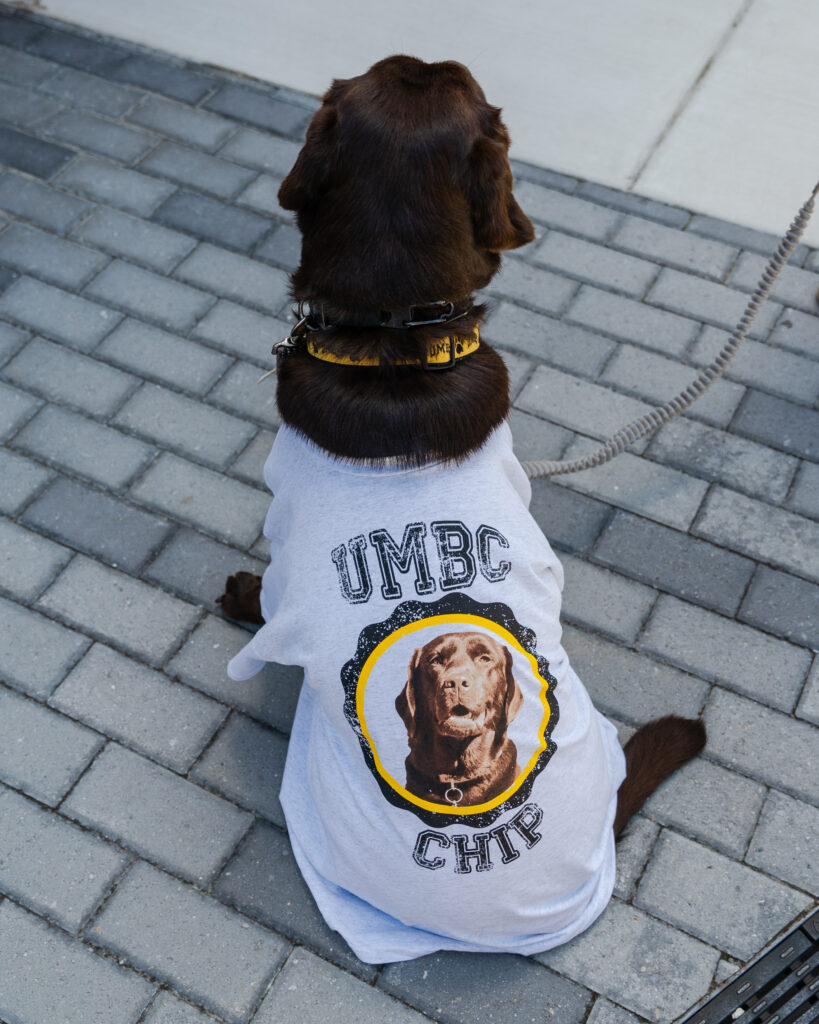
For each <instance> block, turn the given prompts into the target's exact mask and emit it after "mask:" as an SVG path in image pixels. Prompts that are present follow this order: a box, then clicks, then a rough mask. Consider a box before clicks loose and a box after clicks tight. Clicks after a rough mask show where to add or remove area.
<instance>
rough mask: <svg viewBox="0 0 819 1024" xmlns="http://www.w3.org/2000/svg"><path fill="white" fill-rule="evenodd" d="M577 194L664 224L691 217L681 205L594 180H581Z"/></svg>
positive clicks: (685, 220) (684, 220) (680, 221)
mask: <svg viewBox="0 0 819 1024" xmlns="http://www.w3.org/2000/svg"><path fill="white" fill-rule="evenodd" d="M575 194H576V195H578V196H583V197H585V198H587V199H592V200H594V201H595V202H597V203H600V204H601V205H603V206H611V207H613V208H614V209H615V210H624V211H626V212H627V213H632V214H637V215H639V216H640V217H650V218H652V219H654V220H658V221H660V222H662V223H663V224H673V225H675V226H677V227H682V225H684V224H686V223H687V222H688V219H689V217H690V214H689V212H688V211H687V210H681V209H680V208H679V207H676V206H669V205H668V204H667V203H659V202H657V201H656V200H655V199H646V197H645V196H639V195H635V194H634V193H633V192H621V191H620V190H619V189H616V188H607V187H606V186H605V185H598V184H596V183H595V182H592V181H582V182H580V184H579V185H578V187H577V190H576V192H575Z"/></svg>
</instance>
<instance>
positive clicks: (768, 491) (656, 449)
mask: <svg viewBox="0 0 819 1024" xmlns="http://www.w3.org/2000/svg"><path fill="white" fill-rule="evenodd" d="M651 454H652V456H653V457H654V458H656V459H658V460H659V461H660V462H662V463H663V464H665V465H671V466H676V467H677V468H678V469H682V470H684V471H685V472H688V473H692V474H693V475H695V476H700V477H704V478H705V479H706V480H717V481H719V482H720V483H723V484H726V485H727V486H728V487H731V488H733V489H735V490H737V491H743V492H744V493H746V494H751V495H753V496H754V497H757V498H761V499H763V500H767V501H770V502H773V503H775V504H779V503H780V502H781V501H782V500H783V498H784V497H785V495H786V494H787V493H788V488H789V487H790V485H791V481H792V480H793V476H794V473H795V472H796V469H797V466H798V463H797V461H796V459H794V458H792V457H791V456H788V455H783V454H782V452H776V451H773V450H772V449H770V448H768V447H766V446H764V445H761V444H757V443H756V442H754V441H748V440H746V439H745V438H742V437H736V436H735V435H734V434H729V433H727V432H725V431H723V430H716V429H714V428H712V427H709V426H707V425H705V424H702V423H694V422H692V421H691V420H689V419H685V418H677V419H675V420H672V421H671V422H670V423H666V424H665V426H663V427H661V428H660V430H658V431H657V433H656V434H655V435H654V437H653V439H652V442H651Z"/></svg>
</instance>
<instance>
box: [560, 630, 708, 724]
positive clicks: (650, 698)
mask: <svg viewBox="0 0 819 1024" xmlns="http://www.w3.org/2000/svg"><path fill="white" fill-rule="evenodd" d="M563 643H564V645H565V647H566V650H567V651H568V653H569V657H570V658H571V661H572V666H573V668H574V670H575V671H576V672H577V674H578V676H579V677H580V678H581V679H582V680H583V684H584V686H585V687H586V689H587V690H588V691H589V694H590V695H591V698H592V700H593V701H594V704H595V706H596V707H598V708H599V709H600V710H601V711H602V712H604V713H605V714H612V715H615V716H616V717H617V718H622V719H624V720H625V721H628V722H634V723H639V724H642V723H643V722H647V721H649V720H650V719H652V718H659V717H660V716H661V715H672V714H673V715H683V716H685V717H686V718H696V716H697V715H698V713H699V711H700V709H701V708H702V706H703V703H704V701H705V697H706V694H707V692H708V684H707V683H706V682H704V681H703V680H702V679H697V678H696V677H694V676H689V675H686V674H685V673H684V672H680V671H679V670H678V669H675V668H671V667H670V666H668V665H661V664H660V663H659V662H656V661H654V660H653V659H651V658H648V657H646V656H645V655H641V654H635V653H634V651H629V650H626V648H624V647H619V646H617V645H616V644H613V643H610V642H609V641H607V640H601V639H600V638H599V637H596V636H593V635H591V634H590V633H583V632H581V631H580V630H578V629H574V628H572V627H568V628H567V629H565V630H564V635H563Z"/></svg>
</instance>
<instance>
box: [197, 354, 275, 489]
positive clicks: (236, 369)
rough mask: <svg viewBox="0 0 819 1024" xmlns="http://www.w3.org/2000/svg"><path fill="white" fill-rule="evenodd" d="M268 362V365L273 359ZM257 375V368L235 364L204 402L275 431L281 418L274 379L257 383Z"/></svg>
mask: <svg viewBox="0 0 819 1024" xmlns="http://www.w3.org/2000/svg"><path fill="white" fill-rule="evenodd" d="M262 358H263V357H262ZM269 358H270V359H271V362H272V359H273V357H269ZM261 373H262V371H261V370H260V369H259V367H258V366H253V365H251V364H249V363H244V362H237V363H236V364H235V365H234V366H232V367H231V368H230V369H229V370H228V372H227V373H226V374H225V375H224V377H222V379H221V380H220V381H219V383H218V384H217V385H216V386H215V387H214V388H213V389H212V390H211V391H210V392H209V393H208V401H209V402H213V403H214V404H216V405H220V406H222V407H224V408H225V409H229V410H230V411H231V412H233V413H236V414H237V415H238V416H241V417H242V418H243V419H249V420H253V421H254V422H256V423H261V424H263V425H264V426H265V427H270V428H273V429H275V428H277V427H278V426H280V424H281V417H280V416H279V409H278V406H277V404H276V378H275V376H273V377H268V378H267V380H264V381H261V383H260V382H259V377H260V376H261ZM259 480H261V478H259Z"/></svg>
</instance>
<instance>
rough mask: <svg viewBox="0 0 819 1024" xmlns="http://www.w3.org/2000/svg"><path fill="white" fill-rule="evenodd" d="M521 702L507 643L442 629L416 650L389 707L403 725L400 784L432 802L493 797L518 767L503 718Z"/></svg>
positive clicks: (511, 715)
mask: <svg viewBox="0 0 819 1024" xmlns="http://www.w3.org/2000/svg"><path fill="white" fill-rule="evenodd" d="M522 703H523V695H522V693H521V689H520V687H519V686H518V684H517V682H516V681H515V677H514V675H513V672H512V654H511V652H510V650H509V648H508V647H506V646H505V645H504V644H502V643H501V642H500V641H499V640H497V639H496V638H495V637H492V636H489V635H487V634H485V633H478V632H468V633H442V634H441V635H440V636H437V637H434V638H433V639H432V640H430V641H429V642H428V643H426V644H424V646H423V647H419V648H417V649H416V650H415V652H414V653H413V655H412V658H411V659H410V663H409V669H408V678H407V683H406V686H404V688H403V689H402V690H401V692H400V693H399V694H398V697H397V698H396V701H395V708H396V711H397V712H398V714H399V715H400V716H401V719H402V721H403V722H404V725H405V727H406V730H407V738H408V742H409V747H410V753H409V755H408V756H407V759H406V772H407V775H406V788H407V790H408V791H409V792H410V793H414V794H415V795H416V796H419V797H422V798H423V799H425V800H429V801H431V802H432V803H442V804H448V805H450V806H462V805H463V806H470V805H474V804H480V803H484V802H485V801H487V800H492V799H494V798H495V797H496V796H498V795H499V794H501V793H503V792H504V791H505V790H507V789H509V788H510V787H511V785H512V784H513V783H514V781H515V779H516V778H517V777H518V775H520V766H519V765H518V764H517V747H516V746H515V743H514V742H513V740H512V739H511V738H510V737H509V735H508V730H509V725H510V723H511V722H512V721H513V720H514V719H515V717H516V715H517V713H518V711H519V710H520V706H521V704H522Z"/></svg>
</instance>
